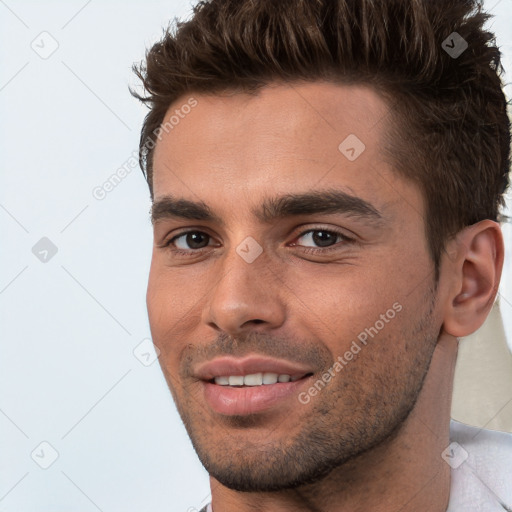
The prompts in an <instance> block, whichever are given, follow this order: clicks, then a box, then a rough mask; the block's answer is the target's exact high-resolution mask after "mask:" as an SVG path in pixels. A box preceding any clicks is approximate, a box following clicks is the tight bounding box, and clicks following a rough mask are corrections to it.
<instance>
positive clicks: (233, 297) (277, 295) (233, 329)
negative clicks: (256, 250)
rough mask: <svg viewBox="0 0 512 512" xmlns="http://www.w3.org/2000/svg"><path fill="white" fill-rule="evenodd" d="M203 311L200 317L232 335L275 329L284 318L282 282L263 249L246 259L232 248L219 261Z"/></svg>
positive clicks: (215, 327)
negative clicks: (218, 271)
mask: <svg viewBox="0 0 512 512" xmlns="http://www.w3.org/2000/svg"><path fill="white" fill-rule="evenodd" d="M215 280H216V281H215V284H214V285H213V288H211V292H210V294H209V296H208V300H207V301H206V303H205V308H204V311H203V321H204V322H205V323H207V324H208V325H210V326H211V327H212V328H214V329H216V330H218V331H223V332H224V333H227V334H229V335H231V336H235V335H240V334H241V333H242V332H244V331H247V330H250V329H254V328H255V326H258V327H257V328H258V329H259V330H263V329H265V330H268V329H277V328H278V327H280V326H281V325H282V324H283V323H284V320H285V313H286V311H285V303H284V301H283V284H282V281H281V279H279V278H278V277H277V272H276V270H271V268H270V263H269V260H268V258H267V255H266V254H265V251H263V252H262V253H261V254H260V255H259V256H258V257H257V258H256V259H255V260H254V261H252V262H248V261H247V260H246V259H244V258H243V257H242V256H240V254H239V253H237V252H236V248H233V249H232V250H231V251H230V252H229V254H226V256H225V258H224V260H223V261H222V268H221V272H220V275H217V276H215Z"/></svg>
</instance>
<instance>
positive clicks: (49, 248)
mask: <svg viewBox="0 0 512 512" xmlns="http://www.w3.org/2000/svg"><path fill="white" fill-rule="evenodd" d="M58 250H59V249H58V248H57V246H56V245H55V244H54V243H53V242H52V241H51V240H50V239H49V238H47V237H46V236H43V238H41V240H39V241H38V242H37V243H36V244H35V245H34V247H32V254H33V255H34V256H35V257H36V258H37V259H38V260H39V261H40V262H41V263H48V262H49V261H50V260H51V259H52V258H53V257H54V256H55V255H56V254H57V251H58Z"/></svg>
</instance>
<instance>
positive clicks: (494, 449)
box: [443, 420, 512, 512]
mask: <svg viewBox="0 0 512 512" xmlns="http://www.w3.org/2000/svg"><path fill="white" fill-rule="evenodd" d="M450 441H452V443H453V442H455V443H457V444H458V445H459V446H456V445H454V446H453V447H452V452H450V454H451V453H453V455H454V457H453V458H454V459H457V458H458V460H455V461H454V462H455V463H454V465H453V466H457V463H458V462H460V461H462V459H465V460H464V461H463V462H462V463H461V464H460V465H458V467H453V466H452V472H451V475H452V478H451V488H450V503H449V505H448V509H447V511H446V512H503V511H504V510H508V511H512V434H508V433H505V432H496V431H493V430H485V429H479V428H476V427H470V426H469V425H465V424H464V423H460V422H458V421H454V420H451V422H450ZM450 446H452V445H450ZM461 448H462V449H461ZM443 453H444V452H443ZM445 460H446V459H445Z"/></svg>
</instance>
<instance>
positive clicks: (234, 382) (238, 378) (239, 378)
mask: <svg viewBox="0 0 512 512" xmlns="http://www.w3.org/2000/svg"><path fill="white" fill-rule="evenodd" d="M228 378H229V385H230V386H243V385H244V376H243V375H232V376H231V377H228Z"/></svg>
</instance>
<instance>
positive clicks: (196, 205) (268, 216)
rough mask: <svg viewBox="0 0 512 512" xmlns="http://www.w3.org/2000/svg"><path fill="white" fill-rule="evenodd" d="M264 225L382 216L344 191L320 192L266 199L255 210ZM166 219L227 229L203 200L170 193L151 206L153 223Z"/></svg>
mask: <svg viewBox="0 0 512 512" xmlns="http://www.w3.org/2000/svg"><path fill="white" fill-rule="evenodd" d="M251 213H252V214H253V215H254V216H255V217H256V218H257V219H258V220H259V221H260V222H261V223H263V224H272V223H273V222H275V221H276V220H279V219H284V218H287V217H294V216H300V215H313V214H322V213H323V214H343V215H347V216H351V217H359V218H362V219H364V220H367V221H368V222H370V223H375V224H381V222H382V220H383V218H382V214H381V213H380V212H379V210H377V208H375V206H373V205H372V204H371V203H369V202H368V201H365V200H364V199H362V198H360V197H357V196H353V195H351V194H348V193H346V192H343V191H341V190H336V189H335V190H318V191H314V192H307V193H301V194H285V195H282V196H277V197H270V198H266V199H265V200H264V201H263V203H262V204H261V205H260V206H259V207H257V208H253V209H252V210H251ZM165 218H179V219H186V220H197V221H211V222H214V223H217V224H219V225H221V226H225V222H224V220H223V219H222V218H221V217H219V216H218V215H217V214H215V213H214V212H213V211H212V209H211V208H210V207H209V206H208V205H207V204H206V203H204V202H203V201H197V202H196V201H191V200H189V199H183V198H176V197H173V196H172V195H170V194H167V195H165V196H163V197H162V198H160V199H158V200H156V201H155V202H154V203H153V205H152V207H151V222H152V223H153V224H155V223H156V222H157V221H159V220H161V219H165Z"/></svg>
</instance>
